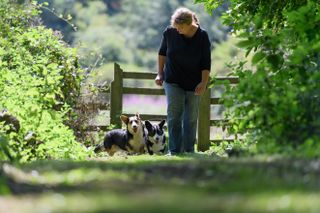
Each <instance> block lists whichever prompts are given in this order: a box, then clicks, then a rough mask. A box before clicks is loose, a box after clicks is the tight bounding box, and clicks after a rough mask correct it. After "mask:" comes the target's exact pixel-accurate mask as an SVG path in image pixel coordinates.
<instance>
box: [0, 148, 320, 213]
mask: <svg viewBox="0 0 320 213" xmlns="http://www.w3.org/2000/svg"><path fill="white" fill-rule="evenodd" d="M1 167H2V170H1V171H2V174H3V175H1V176H2V179H1V178H0V184H1V183H2V185H3V186H4V185H5V184H6V185H7V186H9V189H10V190H11V192H12V193H11V194H7V195H5V196H2V197H0V212H2V211H1V210H2V209H1V208H6V209H10V212H142V211H143V212H319V211H320V203H319V202H318V198H319V196H320V190H319V188H320V178H319V176H320V172H319V171H320V162H319V161H317V160H302V159H287V158H281V157H278V158H276V157H275V158H270V157H247V158H217V157H214V156H209V155H206V154H193V155H182V156H174V157H166V156H147V155H141V156H129V157H113V158H108V157H102V158H97V159H90V160H88V161H83V162H75V161H38V162H33V163H29V164H24V165H16V166H12V165H8V164H4V163H3V164H2V166H1ZM1 180H2V182H1ZM0 188H1V187H0ZM2 188H5V187H2ZM0 192H2V193H5V190H2V191H1V190H0Z"/></svg>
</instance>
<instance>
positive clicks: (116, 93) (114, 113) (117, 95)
mask: <svg viewBox="0 0 320 213" xmlns="http://www.w3.org/2000/svg"><path fill="white" fill-rule="evenodd" d="M122 73H123V71H122V69H121V68H120V66H119V65H118V64H117V63H115V64H114V79H113V81H112V82H111V95H110V99H111V100H110V106H111V109H110V124H114V125H116V127H121V120H120V119H119V116H120V115H121V113H122V95H123V91H122V87H123V86H122V85H123V79H122Z"/></svg>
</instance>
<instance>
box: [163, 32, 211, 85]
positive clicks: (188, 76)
mask: <svg viewBox="0 0 320 213" xmlns="http://www.w3.org/2000/svg"><path fill="white" fill-rule="evenodd" d="M210 45H211V44H210V40H209V36H208V33H207V32H206V31H205V30H203V29H201V28H200V26H199V27H198V29H197V31H196V33H195V34H194V35H193V37H191V38H187V37H185V36H184V35H182V34H179V33H178V31H177V30H176V29H175V28H173V27H167V28H166V29H165V31H164V32H163V36H162V41H161V45H160V48H159V55H162V56H166V62H165V67H164V81H165V82H167V83H176V84H178V85H179V86H180V87H181V88H182V89H184V90H187V91H194V90H195V88H196V86H197V85H198V84H199V83H200V82H201V77H202V70H209V71H210V67H211V48H210Z"/></svg>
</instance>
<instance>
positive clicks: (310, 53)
mask: <svg viewBox="0 0 320 213" xmlns="http://www.w3.org/2000/svg"><path fill="white" fill-rule="evenodd" d="M196 2H202V3H205V4H206V6H207V9H208V10H211V9H213V8H215V7H216V6H217V5H219V3H221V1H218V0H197V1H196ZM319 9H320V4H319V3H318V1H314V0H308V1H307V0H304V1H292V0H284V1H272V3H270V2H268V1H260V0H254V1H252V0H250V1H249V0H232V1H231V7H230V9H229V10H228V13H226V14H225V15H224V21H225V23H226V24H228V25H229V26H231V27H232V28H233V32H234V33H235V34H236V35H237V36H238V37H240V38H242V41H240V42H239V43H238V46H239V47H241V48H244V49H246V51H247V54H249V53H250V52H252V51H253V52H254V56H253V58H252V63H253V64H254V65H255V66H254V67H252V68H251V69H247V68H245V67H244V65H245V64H246V61H240V62H239V63H238V64H233V65H231V68H232V69H233V72H234V73H233V74H236V75H238V76H239V78H240V83H239V84H238V85H237V86H236V87H231V86H229V87H228V92H227V95H226V96H225V103H226V105H227V107H229V112H228V114H227V116H228V117H229V118H231V122H232V124H231V126H230V128H229V130H230V131H231V132H234V133H240V134H242V133H245V132H249V137H248V138H249V140H251V141H257V142H259V144H258V145H259V147H260V148H263V149H264V150H265V151H266V150H268V151H272V150H273V151H275V150H276V151H279V152H280V151H288V150H291V149H293V150H299V151H301V147H306V146H307V147H308V148H306V149H302V150H305V151H307V150H309V151H307V153H305V154H306V155H309V156H315V155H316V156H319V153H316V152H310V150H312V149H313V150H318V149H317V148H318V145H317V143H316V142H317V141H318V140H319V133H320V132H319V129H320V119H319V118H320V107H319V104H320V100H319V92H320V91H319V85H320V84H319V79H320V72H319V63H320V60H319V59H320V58H319V48H320V45H319V44H320V43H319V38H320V32H319V30H318V28H319V26H320V13H319ZM239 118H241V119H239ZM266 147H269V148H270V147H272V148H271V149H269V148H266ZM290 147H291V148H290ZM298 147H300V148H298Z"/></svg>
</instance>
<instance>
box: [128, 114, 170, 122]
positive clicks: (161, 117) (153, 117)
mask: <svg viewBox="0 0 320 213" xmlns="http://www.w3.org/2000/svg"><path fill="white" fill-rule="evenodd" d="M123 114H124V115H126V116H134V115H135V114H131V113H123ZM139 115H140V118H141V119H142V120H150V121H161V120H166V119H167V115H155V114H139Z"/></svg>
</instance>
